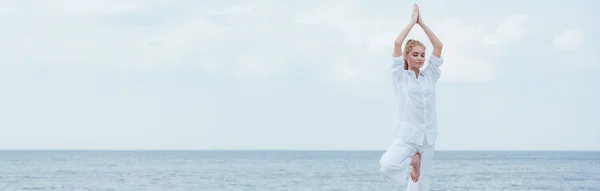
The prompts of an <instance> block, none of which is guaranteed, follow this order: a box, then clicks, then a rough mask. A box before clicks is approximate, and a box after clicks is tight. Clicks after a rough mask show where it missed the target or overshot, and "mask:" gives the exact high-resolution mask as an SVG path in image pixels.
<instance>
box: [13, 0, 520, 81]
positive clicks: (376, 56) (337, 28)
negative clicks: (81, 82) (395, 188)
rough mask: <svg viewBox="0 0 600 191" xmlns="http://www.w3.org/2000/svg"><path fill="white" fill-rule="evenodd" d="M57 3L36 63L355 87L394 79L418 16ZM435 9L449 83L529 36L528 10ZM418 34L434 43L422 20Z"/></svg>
mask: <svg viewBox="0 0 600 191" xmlns="http://www.w3.org/2000/svg"><path fill="white" fill-rule="evenodd" d="M115 2H116V1H115ZM341 2H343V3H341ZM96 4H98V5H96ZM100 4H101V5H100ZM177 6H179V5H177ZM184 6H186V7H189V6H188V5H184ZM49 7H51V6H50V5H49V4H44V5H39V7H38V8H37V9H38V10H45V11H40V12H38V14H40V15H46V16H45V17H36V18H39V19H35V20H32V21H31V22H32V23H42V24H40V25H36V26H35V28H32V29H31V30H28V31H22V32H23V34H25V36H26V39H27V43H28V44H27V46H28V47H34V48H32V49H31V51H30V53H32V54H36V55H37V56H36V58H35V59H34V60H35V61H39V62H52V63H56V64H59V63H70V64H99V65H105V66H108V65H112V66H116V67H124V68H133V69H152V68H155V67H169V66H175V65H194V66H198V67H196V68H198V69H200V70H201V71H202V72H205V73H213V72H220V73H223V74H226V75H231V76H234V77H237V78H254V77H262V76H270V75H275V74H286V73H288V74H289V73H295V72H297V69H298V68H301V69H302V71H303V72H308V73H306V74H305V75H307V76H311V77H313V78H315V79H321V80H323V81H324V82H330V83H335V84H354V85H357V84H363V85H366V84H372V83H382V82H386V81H387V80H389V79H388V75H389V74H388V72H389V71H387V69H389V64H390V62H391V61H390V55H391V51H392V48H393V47H392V42H393V40H394V39H395V38H396V35H397V34H398V33H399V32H400V31H399V30H400V29H401V28H402V27H403V25H402V24H399V23H402V22H401V21H406V22H408V17H406V18H400V17H399V16H396V15H403V14H397V13H396V12H393V11H392V12H389V13H386V12H373V13H370V12H368V9H366V8H365V6H364V5H362V4H360V3H357V2H346V1H328V2H323V3H320V4H314V5H309V4H303V5H298V6H289V5H285V4H279V5H274V3H262V4H261V3H253V4H238V5H222V6H211V5H207V6H205V7H204V8H203V10H200V11H195V10H193V9H189V10H188V9H182V10H180V11H176V12H171V11H170V10H171V9H168V8H165V7H171V8H174V7H176V6H175V5H166V4H163V3H160V2H153V1H152V2H146V1H136V0H129V1H119V2H118V3H113V4H102V3H98V1H64V3H62V4H61V6H60V8H59V9H50V8H49ZM409 12H410V10H407V13H409ZM51 14H55V15H62V16H59V17H51V16H49V15H51ZM76 15H85V16H82V17H78V16H76ZM109 15H110V16H109ZM150 15H161V17H157V18H156V19H153V18H154V17H156V16H150ZM406 15H409V14H406ZM426 16H427V17H426V19H428V20H426V22H427V23H428V25H429V26H430V28H432V30H434V32H435V33H436V34H437V35H438V36H439V37H440V39H441V40H442V41H443V42H444V44H445V48H444V52H443V57H444V59H445V65H444V66H443V67H444V68H443V70H444V74H443V76H442V79H441V80H442V81H445V82H454V81H472V82H486V81H490V80H492V79H493V76H494V72H493V66H494V65H495V64H496V63H494V61H493V60H494V59H493V58H494V57H495V56H497V55H499V54H500V52H501V51H502V49H501V48H499V47H498V46H497V45H501V44H506V43H518V42H519V41H520V39H521V38H523V37H524V29H523V23H524V22H525V18H526V16H525V15H515V16H512V17H509V18H507V19H506V20H505V21H503V22H502V23H499V24H498V26H497V27H495V28H494V29H493V30H489V29H486V28H484V27H483V26H477V25H474V24H472V23H468V22H466V21H464V20H461V19H457V18H445V19H436V18H441V17H439V16H436V15H433V14H432V15H426ZM146 17H148V18H146ZM44 18H45V19H44ZM50 18H52V19H50ZM142 20H143V22H142ZM123 22H124V23H123ZM43 23H45V24H43ZM57 23H60V24H57ZM15 34H21V33H15ZM409 38H416V39H419V40H421V41H422V42H423V43H425V44H426V45H427V46H428V47H431V44H430V43H429V40H428V39H427V37H426V36H425V34H424V33H423V31H422V30H421V29H420V28H419V27H418V26H416V27H415V28H414V29H413V30H412V32H411V34H410V35H409ZM428 51H429V52H431V48H428Z"/></svg>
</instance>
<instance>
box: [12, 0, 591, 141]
mask: <svg viewBox="0 0 600 191" xmlns="http://www.w3.org/2000/svg"><path fill="white" fill-rule="evenodd" d="M415 2H416V3H419V5H420V8H421V13H422V19H423V21H424V22H425V23H426V24H427V25H428V26H429V27H430V28H431V29H432V30H433V31H434V32H435V34H436V35H437V36H438V37H439V38H440V40H441V41H442V42H443V43H444V49H443V52H442V57H443V58H444V60H445V61H444V65H443V66H442V72H443V74H442V77H441V79H440V81H439V83H438V85H437V103H438V105H437V110H438V124H439V127H438V128H439V138H438V142H437V144H436V149H438V150H600V122H599V121H598V113H599V111H598V109H600V101H599V100H598V99H600V85H598V83H599V82H600V75H599V74H600V56H599V55H598V53H599V52H600V45H599V43H600V39H599V38H598V37H597V35H596V34H600V30H599V29H600V28H599V27H598V24H597V18H600V13H598V12H597V11H596V10H594V9H592V7H598V5H599V4H598V3H597V2H595V1H583V0H574V1H556V0H555V1H545V0H532V1H506V0H502V1H500V0H494V1H485V2H484V1H476V0H455V1H448V0H417V1H414V0H413V1H389V0H382V1H370V2H369V1H367V0H362V1H359V0H322V1H315V0H309V1H275V0H271V1H268V0H247V1H233V0H220V1H209V0H206V1H195V0H179V1H164V0H163V1H159V0H144V1H142V0H55V1H42V0H27V1H18V0H3V1H0V22H2V23H3V25H4V27H3V28H2V30H0V42H1V43H0V87H2V93H1V94H0V116H2V120H0V132H1V133H0V149H117V150H119V149H158V150H170V149H176V150H180V149H184V150H385V149H386V148H387V147H388V146H389V145H390V144H391V143H392V141H393V137H392V126H393V119H394V114H395V110H394V109H395V108H394V104H395V98H394V95H393V91H392V88H393V87H392V84H391V78H390V77H391V76H390V75H391V74H390V68H389V66H390V63H391V59H390V56H391V54H392V50H393V46H392V45H393V41H394V39H395V38H396V36H397V35H398V34H399V32H400V31H401V30H402V29H403V28H404V27H405V26H406V25H407V24H408V22H409V20H410V14H411V11H412V4H413V3H415ZM409 38H414V39H418V40H420V41H422V42H423V43H424V44H425V45H426V46H427V48H428V49H427V54H431V50H432V48H431V43H430V42H429V40H428V39H427V37H426V36H425V34H424V32H423V31H422V29H421V28H420V27H419V26H415V27H414V28H413V29H412V30H411V33H410V34H409Z"/></svg>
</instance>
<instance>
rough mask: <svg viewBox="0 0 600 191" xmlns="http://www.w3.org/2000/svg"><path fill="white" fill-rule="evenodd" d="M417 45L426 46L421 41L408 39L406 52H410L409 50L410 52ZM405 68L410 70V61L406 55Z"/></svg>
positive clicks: (405, 47)
mask: <svg viewBox="0 0 600 191" xmlns="http://www.w3.org/2000/svg"><path fill="white" fill-rule="evenodd" d="M415 46H422V47H423V49H425V46H424V45H423V43H421V42H420V41H418V40H414V39H408V41H406V45H405V46H404V54H408V52H410V51H411V50H412V49H413V47H415ZM404 69H405V70H408V61H406V57H405V58H404Z"/></svg>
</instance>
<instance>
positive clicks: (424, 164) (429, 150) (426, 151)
mask: <svg viewBox="0 0 600 191" xmlns="http://www.w3.org/2000/svg"><path fill="white" fill-rule="evenodd" d="M417 150H418V152H419V153H421V167H420V173H419V179H418V181H417V182H416V183H415V182H413V181H410V182H409V183H408V186H407V190H411V191H412V190H414V191H429V189H430V187H431V172H432V169H433V155H434V152H435V145H429V146H420V147H419V148H418V149H417Z"/></svg>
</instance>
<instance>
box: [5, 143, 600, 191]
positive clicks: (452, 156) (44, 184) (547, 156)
mask: <svg viewBox="0 0 600 191" xmlns="http://www.w3.org/2000/svg"><path fill="white" fill-rule="evenodd" d="M383 152H384V151H29V150H26V151H15V150H9V151H0V190H2V191H3V190H27V191H31V190H127V191H129V190H201V191H205V190H206V191H212V190H214V191H229V190H231V191H246V190H248V191H254V190H256V191H280V190H281V191H284V190H285V191H346V190H347V191H363V190H364V191H379V190H381V191H388V190H390V191H391V190H405V188H402V187H399V185H397V184H395V183H394V182H393V181H391V180H390V179H388V178H386V177H384V176H383V175H382V174H381V173H380V171H379V158H380V157H381V155H382V154H383ZM432 176H433V179H432V181H433V182H432V184H431V190H451V191H455V190H456V191H460V190H476V191H490V190H494V191H495V190H515V191H521V190H522V191H530V190H531V191H533V190H536V191H542V190H544V191H548V190H565V191H566V190H598V191H600V151H436V154H435V156H434V166H433V174H432Z"/></svg>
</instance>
